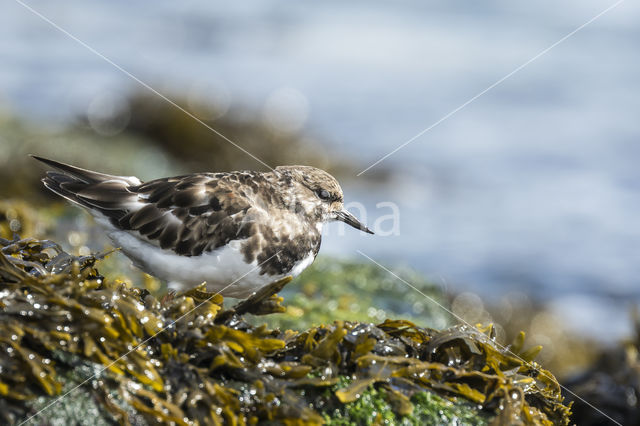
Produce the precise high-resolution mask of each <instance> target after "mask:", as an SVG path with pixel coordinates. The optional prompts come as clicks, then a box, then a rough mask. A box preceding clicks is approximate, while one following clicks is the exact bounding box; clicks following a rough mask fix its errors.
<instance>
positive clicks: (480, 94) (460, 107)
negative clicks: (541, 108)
mask: <svg viewBox="0 0 640 426" xmlns="http://www.w3.org/2000/svg"><path fill="white" fill-rule="evenodd" d="M16 1H18V0H16ZM624 1H625V0H618V1H617V2H615V3H614V4H612V5H611V6H609V7H607V8H606V9H605V10H603V11H602V12H600V13H598V14H597V15H596V16H594V17H593V18H591V19H589V20H588V21H587V22H585V23H584V24H582V25H580V26H579V27H578V28H576V29H575V30H573V31H571V32H570V33H569V34H567V35H565V36H564V37H562V38H561V39H560V40H558V41H556V42H555V43H553V44H552V45H551V46H549V47H547V48H546V49H544V50H543V51H541V52H540V53H538V54H537V55H535V56H534V57H533V58H531V59H529V60H528V61H526V62H525V63H523V64H522V65H520V66H519V67H517V68H516V69H514V70H513V71H511V72H510V73H508V74H507V75H505V76H504V77H502V78H501V79H499V80H498V81H496V82H495V83H493V84H492V85H491V86H489V87H487V88H486V89H484V90H483V91H481V92H480V93H478V94H477V95H475V96H473V97H472V98H471V99H469V100H468V101H466V102H465V103H463V104H462V105H460V106H459V107H457V108H455V109H454V110H452V111H451V112H449V113H448V114H446V115H444V116H443V117H442V118H440V119H439V120H438V121H436V122H435V123H433V124H432V125H430V126H429V127H427V128H426V129H424V130H422V131H420V132H419V133H418V134H416V135H415V136H413V137H412V138H411V139H409V140H407V141H406V142H404V143H403V144H401V145H400V146H398V147H397V148H396V149H394V150H393V151H391V152H390V153H388V154H387V155H385V156H384V157H382V158H380V159H379V160H377V161H376V162H374V163H372V164H371V165H369V167H367V168H366V169H364V170H362V171H361V172H360V173H358V174H357V175H356V176H360V175H362V174H363V173H365V172H366V171H368V170H369V169H371V168H372V167H375V166H377V165H378V164H380V163H381V162H383V161H384V160H386V159H387V158H389V157H391V156H392V155H393V154H395V153H396V152H398V151H400V150H401V149H402V148H404V147H405V146H407V145H409V144H410V143H411V142H413V141H415V140H416V139H418V138H419V137H420V136H422V135H424V134H425V133H427V132H428V131H430V130H431V129H433V128H434V127H437V126H438V125H440V124H441V123H442V122H444V121H446V120H448V119H449V118H450V117H451V116H453V115H454V114H456V113H457V112H459V111H460V110H462V109H464V108H465V107H467V106H468V105H469V104H471V103H472V102H474V101H475V100H476V99H478V98H479V97H481V96H482V95H484V94H485V93H487V92H488V91H490V90H491V89H493V88H494V87H496V86H498V85H499V84H501V83H502V82H504V81H505V80H507V79H508V78H510V77H511V76H513V75H514V74H516V73H517V72H519V71H520V70H522V69H523V68H525V67H526V66H527V65H529V64H531V63H532V62H534V61H535V60H536V59H538V58H540V57H541V56H543V55H544V54H546V53H547V52H549V51H550V50H551V49H553V48H554V47H556V46H557V45H559V44H560V43H562V42H563V41H565V40H566V39H568V38H569V37H571V36H573V35H574V34H575V33H577V32H578V31H580V30H582V29H583V28H584V27H586V26H587V25H589V24H591V23H592V22H593V21H595V20H596V19H598V18H600V17H601V16H602V15H604V14H605V13H607V12H609V11H611V10H612V9H615V8H616V7H618V6H619V5H620V4H621V3H622V2H624Z"/></svg>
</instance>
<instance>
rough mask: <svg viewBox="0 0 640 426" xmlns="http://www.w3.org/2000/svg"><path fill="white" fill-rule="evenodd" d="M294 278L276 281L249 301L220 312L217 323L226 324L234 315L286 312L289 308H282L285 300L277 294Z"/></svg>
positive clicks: (263, 288) (252, 296)
mask: <svg viewBox="0 0 640 426" xmlns="http://www.w3.org/2000/svg"><path fill="white" fill-rule="evenodd" d="M292 279H293V277H291V276H288V277H284V278H282V279H281V280H278V281H274V282H272V283H271V284H268V285H266V286H264V287H262V288H261V289H260V290H258V291H257V292H255V293H253V294H252V295H251V296H250V297H249V298H248V299H246V300H243V301H242V302H240V303H238V304H237V305H235V306H234V307H232V308H231V309H228V310H226V311H223V312H220V314H218V316H217V317H216V322H218V323H219V322H224V321H226V320H227V319H229V318H230V317H231V316H232V315H234V314H235V315H244V314H246V313H249V314H253V315H269V314H275V313H282V312H285V311H286V309H287V308H285V307H284V306H282V305H281V304H280V302H282V301H283V300H284V299H283V298H282V297H279V296H278V295H277V293H278V292H279V291H280V290H282V289H283V288H284V286H285V285H287V284H288V283H289V282H291V280H292Z"/></svg>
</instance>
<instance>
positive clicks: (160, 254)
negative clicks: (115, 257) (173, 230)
mask: <svg viewBox="0 0 640 426" xmlns="http://www.w3.org/2000/svg"><path fill="white" fill-rule="evenodd" d="M103 224H104V222H103ZM107 235H108V236H109V238H111V240H112V241H113V242H114V244H115V245H116V246H117V247H120V248H121V249H122V251H123V252H124V254H126V255H127V257H129V258H130V259H131V260H132V261H133V263H134V265H136V266H137V267H139V268H140V269H142V270H143V271H145V272H147V273H148V274H150V275H153V276H155V277H157V278H160V279H162V280H165V281H167V282H168V283H169V287H170V288H173V289H175V290H179V291H181V290H186V289H188V288H191V287H194V286H196V285H198V284H201V283H203V282H206V283H207V289H208V290H209V291H213V292H218V293H220V294H221V295H223V296H225V297H237V298H246V297H249V296H250V295H251V294H252V293H253V292H255V291H257V290H258V289H260V288H261V287H262V286H265V285H267V284H270V283H272V282H274V281H276V280H279V279H281V278H284V277H286V276H289V275H290V276H293V277H295V276H297V275H299V274H300V273H301V272H302V271H303V270H304V269H305V268H306V267H307V266H309V265H311V263H313V260H314V259H315V255H314V253H313V252H309V254H308V255H307V256H306V257H304V258H303V259H302V260H301V261H299V262H297V263H296V264H295V265H294V267H293V268H292V270H291V271H289V273H285V274H281V275H267V274H260V270H261V267H260V265H259V264H258V262H257V261H254V262H253V263H250V264H249V263H245V262H244V256H243V255H242V253H240V245H241V241H231V242H230V243H229V244H228V245H226V246H224V247H220V248H218V249H216V250H214V251H212V252H208V253H203V254H202V255H200V256H179V255H177V254H175V253H174V252H173V251H170V250H165V249H162V248H160V247H157V246H155V245H153V244H150V243H147V242H145V241H142V240H140V239H139V238H137V237H136V236H135V235H133V234H131V233H128V232H125V231H120V230H116V229H115V228H113V227H112V226H108V232H107Z"/></svg>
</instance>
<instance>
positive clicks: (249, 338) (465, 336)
mask: <svg viewBox="0 0 640 426" xmlns="http://www.w3.org/2000/svg"><path fill="white" fill-rule="evenodd" d="M0 247H1V250H0V323H1V324H2V327H1V328H0V408H2V410H1V412H2V414H0V417H2V419H3V420H4V421H5V422H16V421H19V420H22V419H25V418H28V417H29V416H31V415H34V414H36V412H35V409H34V408H33V407H32V405H30V401H33V400H34V399H36V398H38V397H41V396H43V395H46V396H49V397H56V396H59V395H61V393H62V392H63V376H64V372H65V371H68V370H69V369H72V368H73V367H74V362H75V363H77V362H80V361H81V362H83V363H90V364H93V365H96V366H98V369H97V371H96V373H97V374H93V375H92V376H89V377H86V378H85V380H83V381H82V382H81V383H80V384H81V387H83V388H85V389H87V390H90V391H91V393H92V395H94V396H95V399H96V400H97V401H99V402H100V404H101V405H102V407H103V409H104V410H105V412H107V413H109V414H110V416H112V419H113V420H116V421H118V422H121V423H129V422H130V421H131V419H132V416H138V417H137V418H142V419H146V421H147V423H150V424H153V423H158V422H161V423H173V424H223V423H225V424H238V425H242V424H256V423H258V422H263V421H278V422H281V423H284V424H320V423H323V421H324V419H323V417H322V414H323V413H326V412H328V411H329V410H330V409H333V408H336V407H340V406H341V405H342V404H348V403H350V402H353V401H355V400H357V399H358V398H360V397H361V395H363V393H365V392H367V390H368V389H372V388H378V389H383V390H384V392H385V394H386V395H387V398H388V400H389V401H390V404H391V405H392V407H393V409H394V411H395V412H396V414H397V416H399V417H401V416H405V415H410V414H411V412H412V410H413V404H412V402H411V397H412V396H413V395H415V394H417V393H419V392H424V391H428V392H433V393H436V394H438V395H440V396H443V397H445V398H447V399H449V400H452V401H456V400H459V401H469V402H471V403H474V404H477V406H478V407H479V410H481V411H483V412H485V413H489V414H491V415H492V416H495V422H496V424H540V425H550V424H568V422H569V413H570V410H569V408H568V407H567V406H566V405H563V403H562V396H561V394H560V388H559V385H558V383H557V381H556V380H555V378H554V377H553V376H552V375H551V374H550V373H549V372H548V371H545V370H543V369H542V368H541V367H540V366H539V365H537V364H536V363H534V362H530V359H531V358H532V357H533V356H534V355H535V352H536V350H538V349H535V348H534V349H533V350H529V351H525V352H522V346H523V345H522V343H523V339H522V341H517V342H514V344H513V345H511V347H510V349H511V352H509V351H507V350H505V349H504V348H502V347H501V346H499V345H497V344H496V342H495V340H494V336H493V332H492V328H491V327H487V328H484V329H477V328H472V327H468V326H455V327H452V328H449V329H446V330H443V331H438V330H433V329H429V328H422V327H419V326H417V325H416V324H413V323H411V322H408V321H403V320H386V321H384V322H383V323H381V324H377V325H374V324H365V323H357V322H343V321H336V322H335V323H333V324H328V325H321V326H318V327H313V328H311V329H309V330H307V331H304V332H294V331H291V330H288V331H281V330H277V329H276V330H272V329H268V328H267V327H266V326H261V327H255V326H251V325H249V324H248V323H246V322H245V321H244V320H243V317H242V314H243V313H244V312H254V313H269V312H278V311H281V306H280V301H281V299H279V298H277V297H276V296H271V297H269V295H261V298H260V299H259V300H253V302H251V301H250V302H248V303H244V304H240V305H239V306H236V307H234V308H231V309H227V310H224V309H223V299H222V297H221V296H220V295H217V294H213V293H209V292H207V291H206V288H205V287H204V286H199V287H197V288H195V289H192V290H190V291H187V292H185V293H181V294H177V295H175V296H173V297H172V298H168V299H167V300H166V301H165V302H164V303H160V302H159V301H158V300H156V299H155V298H154V297H153V296H152V295H150V294H149V293H148V292H147V291H145V290H142V289H139V288H132V287H130V286H129V285H127V284H126V283H124V282H120V281H117V280H115V281H113V280H110V279H108V278H105V277H102V276H101V275H100V274H99V273H98V271H97V270H96V269H95V264H96V261H97V260H98V259H99V258H100V256H84V257H75V256H72V255H70V254H68V253H65V252H64V251H63V250H62V248H61V247H59V246H58V245H57V244H55V243H53V242H50V241H40V240H34V239H23V240H20V239H14V240H11V241H9V240H1V241H0ZM284 284H286V282H285V283H284ZM284 284H282V285H284ZM278 285H279V284H278ZM278 285H276V287H277V286H278ZM514 353H515V354H519V357H518V356H514ZM74 360H75V361H74ZM77 392H81V390H77ZM327 392H328V393H327ZM55 410H56V407H55V404H54V405H52V406H51V407H50V408H48V412H45V413H42V414H40V415H43V416H44V415H47V416H51V415H53V416H55Z"/></svg>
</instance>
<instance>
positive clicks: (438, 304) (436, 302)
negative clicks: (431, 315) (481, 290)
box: [356, 250, 622, 426]
mask: <svg viewBox="0 0 640 426" xmlns="http://www.w3.org/2000/svg"><path fill="white" fill-rule="evenodd" d="M356 252H357V253H358V254H360V255H361V256H363V257H365V258H367V259H369V260H370V261H371V262H372V263H374V264H376V265H377V266H378V267H380V268H382V269H384V270H385V271H387V272H388V273H389V274H391V275H393V276H394V277H395V278H397V279H398V280H400V281H402V282H403V283H404V284H406V285H407V286H409V287H411V288H412V289H414V290H415V291H417V292H418V293H420V294H421V295H422V296H423V297H424V298H425V299H427V300H429V301H430V302H432V303H434V304H436V305H437V306H439V307H440V308H442V309H443V310H445V311H446V312H448V313H449V314H451V315H452V316H453V317H455V318H456V319H457V320H458V321H460V322H461V323H463V324H465V325H467V326H468V327H471V328H473V329H475V328H476V327H474V326H473V325H471V324H469V323H468V322H467V321H465V320H464V318H462V317H461V316H459V315H457V314H455V313H454V312H453V311H451V310H450V309H448V308H446V307H445V306H443V305H442V304H441V303H439V302H438V301H437V300H435V299H434V298H433V297H431V296H429V295H427V294H425V293H424V292H423V291H421V290H420V289H419V288H417V287H416V286H414V285H413V284H411V283H409V282H408V281H406V280H404V279H403V278H401V277H400V276H398V275H397V274H396V273H395V272H393V271H392V270H390V269H388V268H386V267H385V266H383V265H381V264H380V263H378V262H376V261H375V260H373V259H372V258H371V257H369V256H367V255H366V254H364V253H363V252H361V251H360V250H356ZM494 343H495V344H496V346H498V347H499V348H500V349H502V350H503V351H505V352H508V353H510V354H511V355H513V356H514V357H516V358H517V359H519V360H520V361H522V362H523V363H524V364H525V365H527V366H529V365H530V364H529V363H528V362H527V361H525V360H524V359H522V358H521V357H520V356H518V355H517V354H515V353H513V352H512V351H511V350H509V349H508V348H507V347H506V346H504V345H502V344H500V343H498V342H497V341H494ZM532 368H533V367H532ZM534 369H535V370H536V371H538V372H539V373H540V374H544V375H545V376H546V377H547V378H548V379H553V377H552V376H550V375H548V374H546V373H543V372H542V371H540V370H539V369H537V368H534ZM558 385H559V386H560V387H561V388H562V389H564V390H565V391H566V392H568V393H570V394H571V395H573V396H574V397H576V398H577V399H579V400H580V401H582V402H583V403H585V404H586V405H588V406H589V407H591V408H593V409H594V410H596V411H597V412H598V413H600V414H602V415H603V416H604V417H606V418H607V419H609V420H611V422H613V423H614V424H616V425H618V426H622V425H621V424H620V423H618V422H617V421H615V420H614V419H612V418H611V417H610V416H609V415H607V414H606V413H605V412H604V411H602V410H600V409H599V408H598V407H596V406H595V405H593V404H591V403H590V402H589V401H586V400H585V399H584V398H582V397H581V396H579V395H577V394H576V393H574V392H573V391H572V390H571V389H569V388H567V387H566V386H564V385H562V384H560V383H558Z"/></svg>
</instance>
